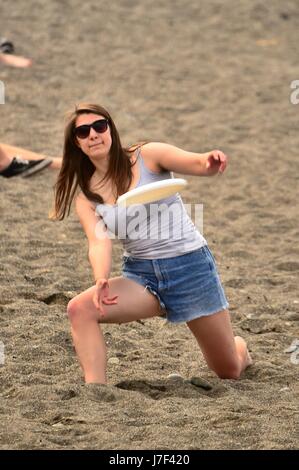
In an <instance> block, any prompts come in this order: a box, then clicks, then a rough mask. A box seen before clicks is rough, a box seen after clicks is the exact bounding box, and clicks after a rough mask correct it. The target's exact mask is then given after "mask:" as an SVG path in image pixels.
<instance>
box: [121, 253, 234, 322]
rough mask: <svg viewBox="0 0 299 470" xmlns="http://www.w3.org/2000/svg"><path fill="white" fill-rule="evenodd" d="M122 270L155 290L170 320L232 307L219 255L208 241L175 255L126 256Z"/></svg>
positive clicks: (181, 319)
mask: <svg viewBox="0 0 299 470" xmlns="http://www.w3.org/2000/svg"><path fill="white" fill-rule="evenodd" d="M122 274H123V276H124V277H126V278H128V279H131V280H133V281H135V282H137V283H138V284H141V285H142V286H144V287H145V288H146V289H148V290H149V291H150V292H151V293H152V294H154V295H155V296H156V297H157V298H158V300H159V302H160V307H161V308H162V309H163V310H166V318H167V320H168V321H170V322H173V323H181V322H188V321H191V320H194V319H195V318H199V317H203V316H207V315H212V314H213V313H217V312H219V311H221V310H224V309H226V308H228V302H227V300H226V297H225V294H224V290H223V288H222V285H221V281H220V278H219V274H218V272H217V267H216V263H215V259H214V257H213V255H212V253H211V252H210V250H209V248H208V246H207V245H205V246H203V247H201V248H199V249H198V250H195V251H192V252H190V253H186V254H184V255H180V256H175V257H173V258H163V259H140V258H134V257H131V256H124V259H123V271H122Z"/></svg>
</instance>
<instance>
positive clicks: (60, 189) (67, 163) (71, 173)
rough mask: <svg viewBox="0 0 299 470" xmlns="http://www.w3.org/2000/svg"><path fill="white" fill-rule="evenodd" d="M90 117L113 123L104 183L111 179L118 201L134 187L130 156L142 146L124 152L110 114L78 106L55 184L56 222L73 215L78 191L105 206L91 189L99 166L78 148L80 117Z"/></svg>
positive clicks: (70, 121) (69, 125) (70, 119)
mask: <svg viewBox="0 0 299 470" xmlns="http://www.w3.org/2000/svg"><path fill="white" fill-rule="evenodd" d="M89 113H93V114H98V115H100V116H103V117H105V118H106V119H108V122H109V128H110V132H111V138H112V144H111V148H110V159H109V166H108V170H107V173H106V175H105V177H104V179H105V180H106V179H111V181H112V184H113V185H114V186H115V188H116V192H117V197H118V196H119V195H121V194H123V193H125V192H126V191H127V190H128V189H129V187H130V185H131V182H132V171H131V167H132V163H131V161H130V158H129V155H130V153H131V152H133V151H134V150H136V148H137V147H138V145H137V146H135V147H134V148H130V149H127V148H123V147H122V145H121V142H120V137H119V134H118V131H117V129H116V127H115V124H114V122H113V120H112V118H111V116H110V114H109V113H108V111H107V110H106V109H105V108H103V107H102V106H99V105H95V104H86V103H81V104H79V105H77V106H76V108H75V111H73V112H71V113H70V115H69V117H68V120H67V124H66V127H65V134H64V148H63V157H62V166H61V169H60V172H59V175H58V179H57V182H56V184H55V207H54V212H53V214H52V216H51V218H53V219H59V220H62V219H63V218H64V217H65V215H66V214H67V215H69V213H70V209H71V204H72V201H73V199H74V197H75V194H76V191H77V189H78V188H80V189H81V191H82V192H83V193H84V194H85V196H86V197H87V198H88V199H90V200H91V201H94V202H97V203H100V204H102V203H103V202H104V201H103V198H102V197H101V196H100V195H99V194H95V193H93V192H92V191H91V190H90V188H89V183H90V179H91V177H92V175H93V173H94V171H95V166H94V165H93V163H92V162H91V161H90V159H89V158H88V157H87V155H85V153H84V152H83V151H82V150H81V149H80V148H79V147H78V145H77V143H76V137H75V134H74V129H75V125H76V119H77V117H78V116H79V115H81V114H89Z"/></svg>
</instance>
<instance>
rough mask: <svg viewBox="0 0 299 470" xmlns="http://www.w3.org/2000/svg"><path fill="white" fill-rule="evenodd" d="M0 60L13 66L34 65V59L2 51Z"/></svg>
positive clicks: (25, 66)
mask: <svg viewBox="0 0 299 470" xmlns="http://www.w3.org/2000/svg"><path fill="white" fill-rule="evenodd" d="M0 62H2V63H3V64H5V65H10V66H11V67H18V68H23V69H24V68H28V67H30V66H31V65H32V60H31V59H27V57H22V56H19V55H15V54H6V53H2V52H0Z"/></svg>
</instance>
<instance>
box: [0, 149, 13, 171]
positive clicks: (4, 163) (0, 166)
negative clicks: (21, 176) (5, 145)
mask: <svg viewBox="0 0 299 470" xmlns="http://www.w3.org/2000/svg"><path fill="white" fill-rule="evenodd" d="M11 162H12V157H10V156H9V155H8V154H7V152H5V151H4V150H3V149H2V148H1V147H0V171H3V170H5V168H7V167H8V166H9V165H10V164H11Z"/></svg>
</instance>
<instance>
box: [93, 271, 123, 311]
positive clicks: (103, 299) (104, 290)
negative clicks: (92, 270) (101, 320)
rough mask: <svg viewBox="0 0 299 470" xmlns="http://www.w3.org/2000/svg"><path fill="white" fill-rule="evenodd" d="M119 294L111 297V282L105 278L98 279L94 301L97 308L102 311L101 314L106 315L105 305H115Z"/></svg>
mask: <svg viewBox="0 0 299 470" xmlns="http://www.w3.org/2000/svg"><path fill="white" fill-rule="evenodd" d="M117 298H118V295H115V296H114V297H109V283H108V280H107V279H105V278H100V279H98V280H97V282H96V285H95V292H94V295H93V303H94V305H95V307H96V309H97V310H99V312H100V316H101V317H104V316H105V311H104V308H103V305H115V304H117Z"/></svg>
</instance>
